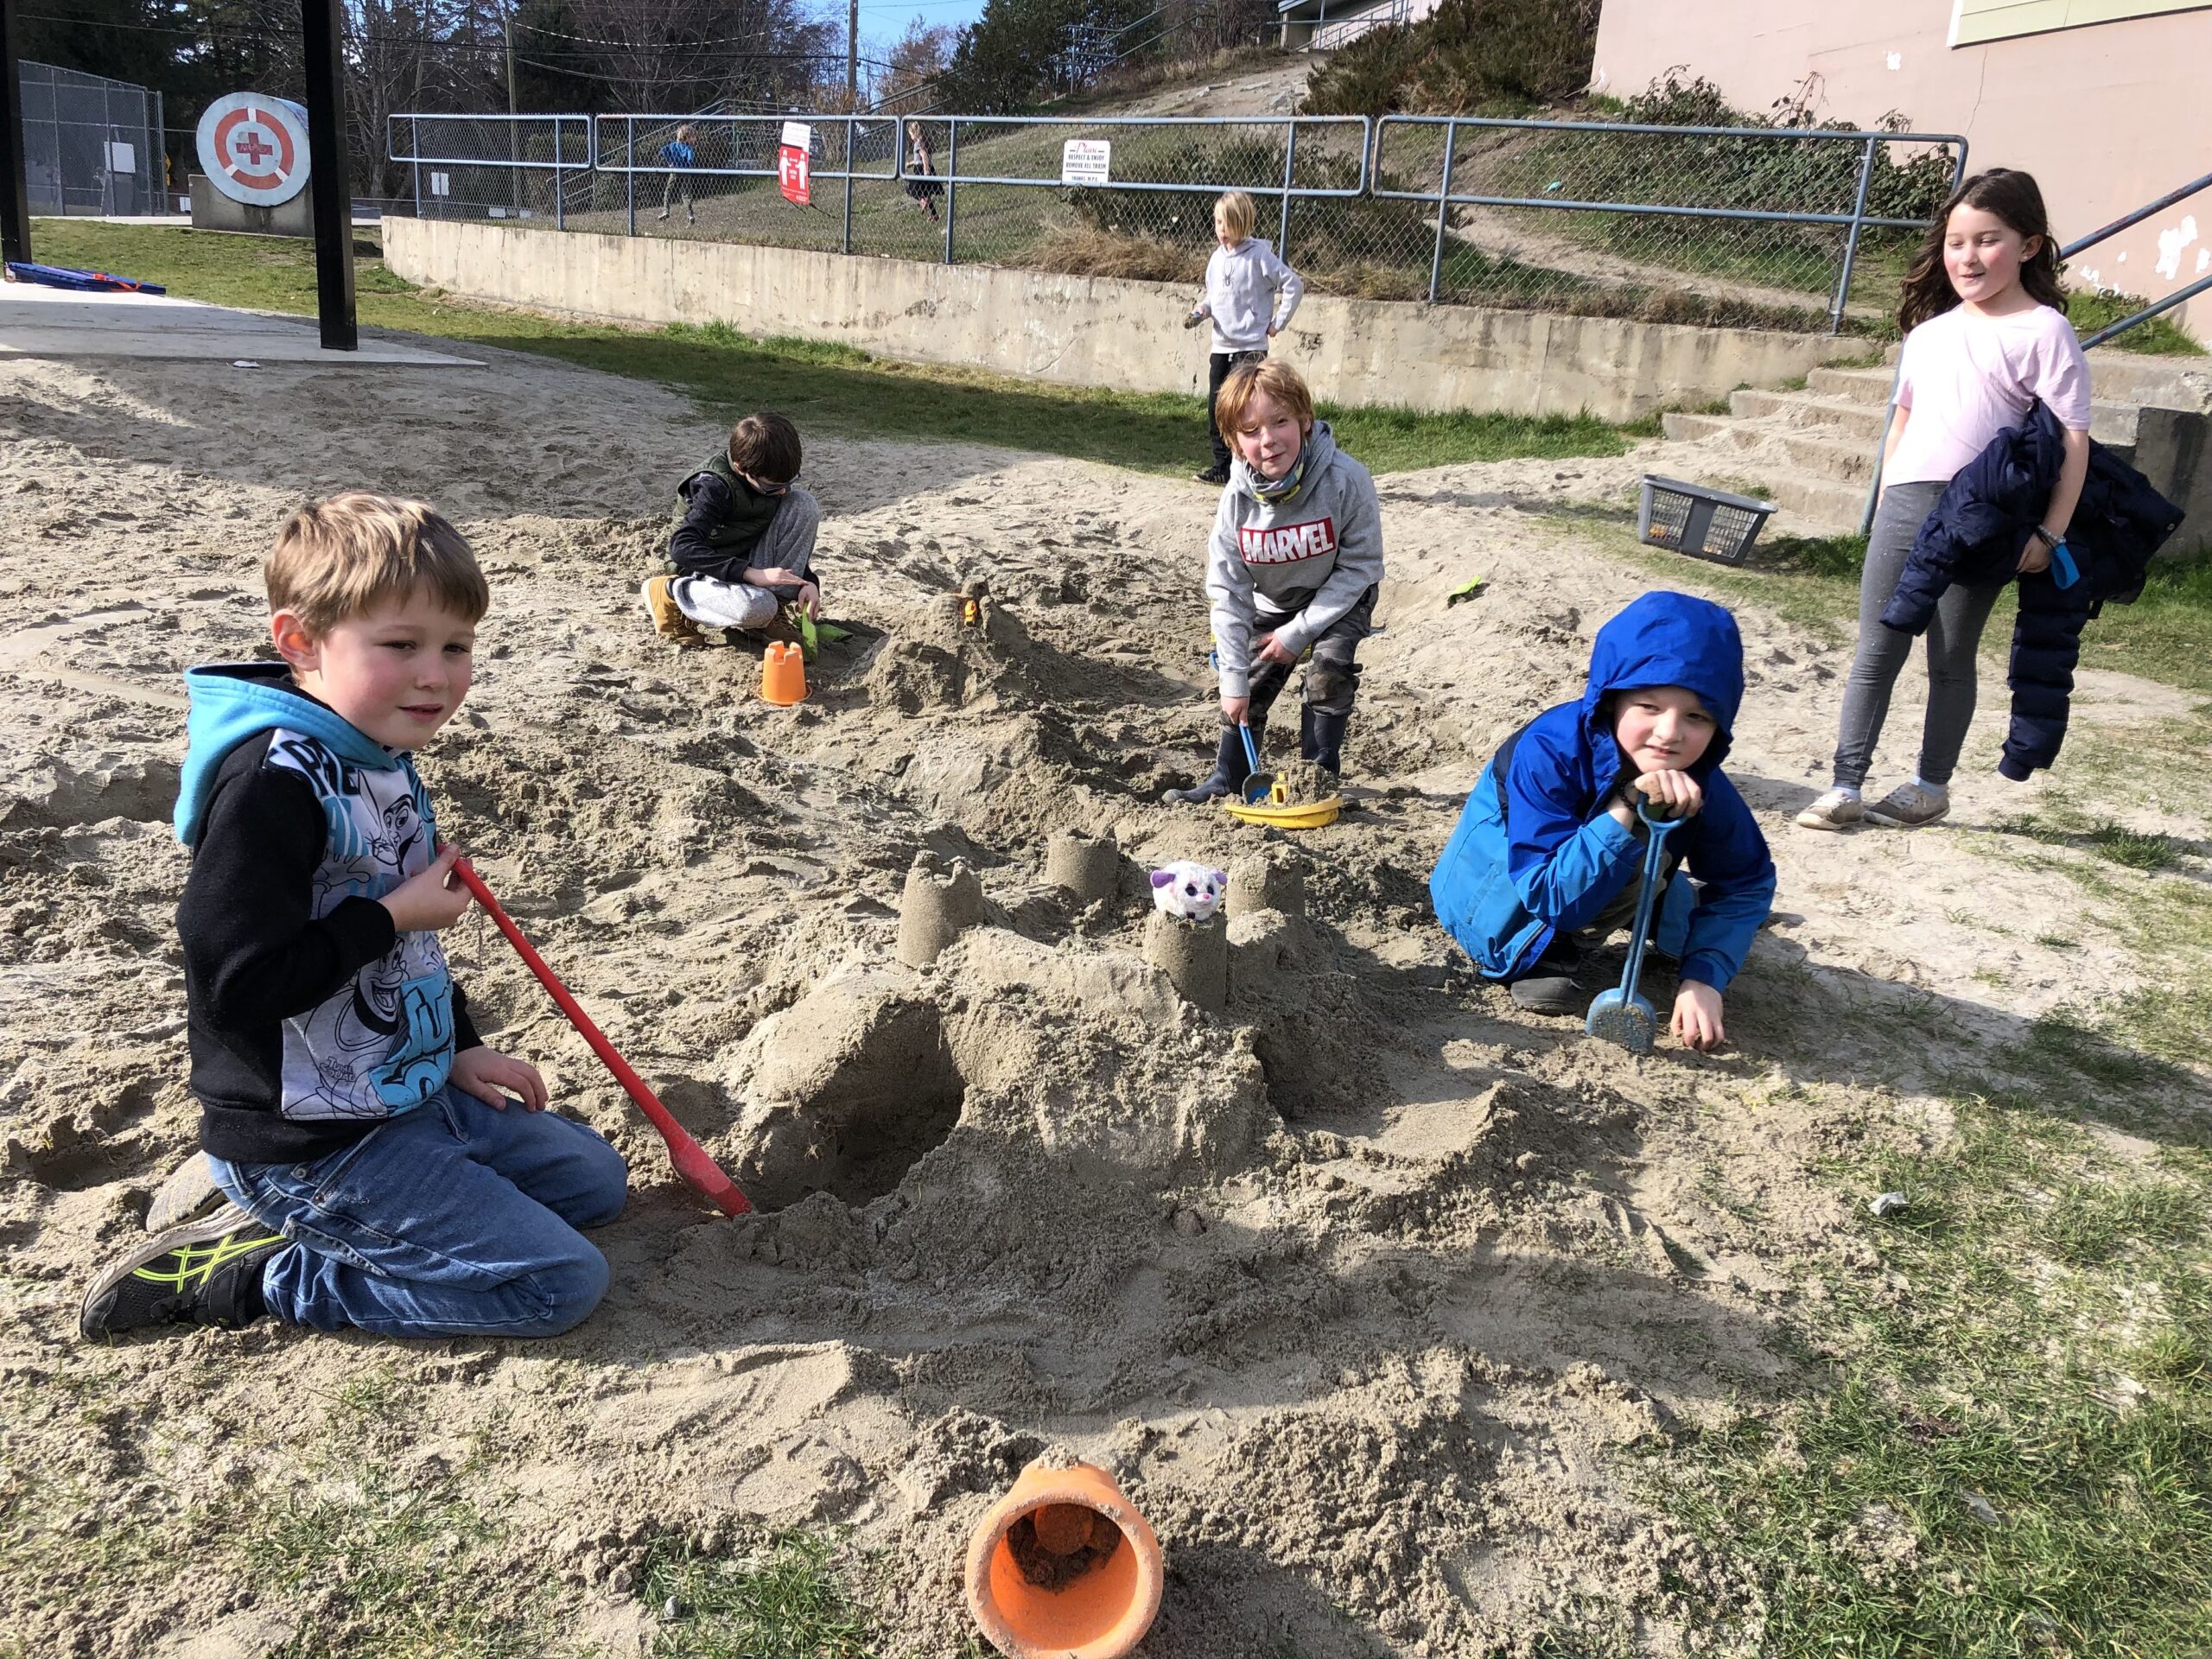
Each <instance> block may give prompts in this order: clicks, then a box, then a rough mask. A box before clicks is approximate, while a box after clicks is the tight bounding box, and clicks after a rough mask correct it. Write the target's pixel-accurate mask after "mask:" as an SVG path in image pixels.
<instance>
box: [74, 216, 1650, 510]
mask: <svg viewBox="0 0 2212 1659" xmlns="http://www.w3.org/2000/svg"><path fill="white" fill-rule="evenodd" d="M549 234H557V232H549ZM35 241H36V245H37V248H38V251H39V257H41V259H44V260H47V261H48V262H50V263H60V264H72V265H92V266H97V267H99V268H102V269H105V270H116V271H120V272H122V273H124V274H125V275H128V276H132V277H141V278H144V279H148V280H151V281H155V282H159V283H165V284H167V285H168V288H169V289H170V290H171V291H172V292H173V293H176V294H181V295H184V296H188V297H191V298H194V299H202V300H208V301H212V302H215V303H217V304H221V305H235V306H242V307H245V308H249V309H255V310H264V311H283V312H289V313H294V314H298V315H308V314H311V313H312V312H313V311H314V309H315V266H314V258H313V250H312V248H311V247H310V245H308V244H307V243H305V242H298V241H292V240H288V239H285V238H273V237H243V236H226V235H222V234H219V233H216V232H189V231H178V230H168V229H161V228H156V227H149V226H123V225H94V224H91V223H87V222H83V221H63V220H54V219H41V221H39V226H38V230H37V232H36V237H35ZM354 288H355V293H356V296H357V308H358V311H359V318H360V321H362V323H364V324H365V325H366V326H369V327H380V328H394V329H402V330H405V331H408V332H410V333H413V334H428V335H432V336H435V337H437V338H441V339H444V340H454V341H457V342H460V343H461V344H463V345H467V346H499V347H505V348H506V349H509V350H515V351H526V352H532V353H537V354H539V355H541V356H545V357H553V358H557V359H561V360H562V361H563V362H568V363H573V364H575V365H578V366H580V367H583V368H591V369H598V370H601V371H604V372H607V373H611V374H620V375H626V376H628V377H630V378H633V379H643V380H652V381H657V382H658V383H659V384H661V385H666V386H671V387H674V388H676V389H677V390H679V391H684V392H687V393H689V394H690V395H691V396H693V397H697V398H699V399H700V400H701V401H702V403H705V404H709V406H711V407H712V408H713V409H714V410H715V411H716V412H717V413H721V414H728V413H729V412H732V411H736V410H745V409H757V408H762V407H767V408H775V409H780V410H784V411H785V412H786V413H787V414H789V415H790V416H791V417H792V418H793V419H794V420H796V421H798V423H800V425H801V426H802V427H809V426H810V427H813V428H815V429H823V430H828V431H833V432H838V433H843V434H849V435H855V436H864V437H880V438H905V439H911V440H914V441H918V442H974V443H986V444H995V445H1003V446H1005V447H1007V448H1016V449H1024V450H1030V451H1042V452H1044V453H1046V454H1062V455H1071V456H1077V457H1080V458H1082V459H1084V460H1090V461H1105V462H1108V463H1109V464H1112V465H1116V466H1122V467H1133V468H1135V469H1137V470H1140V471H1145V472H1153V473H1160V474H1175V473H1180V472H1184V471H1186V470H1188V469H1189V468H1190V467H1192V466H1193V465H1194V464H1196V463H1198V462H1199V461H1203V460H1204V458H1205V405H1204V403H1203V400H1201V399H1199V398H1198V397H1185V396H1181V395H1178V394H1174V393H1167V392H1118V391H1096V390H1092V389H1090V388H1085V387H1077V386H1054V385H1045V384H1042V383H1039V382H1036V381H1029V380H1016V379H1011V378H1007V377H1005V376H1002V375H995V374H988V373H984V372H981V371H978V370H972V369H962V368H958V367H954V366H950V365H938V364H921V363H907V362H902V361H900V360H898V359H892V358H882V357H876V356H874V355H871V354H870V353H866V352H861V351H856V350H855V349H854V348H853V347H851V346H842V345H837V344H834V343H825V342H823V341H817V340H790V339H770V340H755V339H753V338H752V337H751V336H750V335H747V334H741V333H740V332H739V331H738V330H736V329H734V328H731V327H728V326H727V325H724V324H720V323H710V324H708V325H706V326H704V327H693V326H690V325H681V324H679V325H677V326H675V327H669V328H664V329H660V330H653V331H647V330H638V329H631V328H617V327H606V326H594V325H591V324H584V323H570V322H563V321H558V320H556V319H553V318H550V317H543V316H537V315H531V314H529V313H525V312H516V311H501V310H496V309H492V308H486V307H479V306H470V305H464V304H461V303H460V302H455V301H452V300H448V299H444V298H442V297H441V296H439V295H438V294H437V293H436V292H435V290H431V289H421V290H418V289H416V288H414V287H413V286H412V285H411V284H410V283H404V282H402V281H401V280H400V279H399V278H398V277H394V276H393V275H392V274H391V272H390V271H388V270H385V268H384V266H383V264H381V263H380V262H379V261H378V258H377V257H376V247H375V245H374V244H373V243H372V242H367V241H362V240H357V241H356V243H355V259H354ZM1192 349H1193V352H1194V353H1195V352H1196V350H1197V348H1196V347H1195V346H1194V347H1193V348H1192ZM1322 413H1323V414H1324V415H1325V416H1326V417H1327V418H1328V419H1329V420H1330V421H1331V423H1332V424H1333V426H1334V427H1335V429H1336V433H1337V437H1338V442H1340V443H1341V444H1342V445H1343V446H1344V448H1346V449H1347V450H1349V451H1350V452H1351V454H1354V455H1357V457H1358V458H1359V459H1360V460H1361V461H1363V462H1364V463H1365V464H1366V465H1367V467H1369V469H1370V471H1373V472H1376V473H1389V472H1396V471H1402V470H1404V469H1406V468H1408V467H1435V466H1442V465H1446V464H1448V463H1452V462H1464V461H1502V460H1507V459H1511V458H1514V457H1516V456H1535V457H1540V458H1543V459H1559V458H1564V457H1567V456H1573V455H1617V454H1623V453H1624V451H1625V450H1626V448H1627V447H1628V444H1629V442H1630V440H1629V439H1628V438H1627V437H1626V436H1624V435H1623V433H1622V432H1621V430H1620V429H1618V428H1617V427H1614V426H1611V425H1608V424H1607V423H1605V422H1603V421H1599V420H1597V419H1595V418H1594V417H1592V416H1544V417H1541V418H1536V417H1530V416H1517V415H1496V414H1491V415H1476V414H1468V413H1465V412H1454V413H1450V414H1441V415H1430V414H1423V413H1418V412H1416V411H1414V410H1402V409H1344V410H1340V409H1335V408H1332V407H1330V406H1328V405H1324V406H1323V408H1322Z"/></svg>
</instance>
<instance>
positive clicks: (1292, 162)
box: [1275, 116, 1298, 263]
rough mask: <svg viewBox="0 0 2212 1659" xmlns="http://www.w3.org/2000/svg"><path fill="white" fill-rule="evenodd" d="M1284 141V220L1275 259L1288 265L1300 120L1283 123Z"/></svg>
mask: <svg viewBox="0 0 2212 1659" xmlns="http://www.w3.org/2000/svg"><path fill="white" fill-rule="evenodd" d="M1283 129H1284V137H1283V141H1282V218H1281V221H1280V222H1279V223H1278V224H1277V226H1276V227H1275V257H1277V258H1278V259H1281V260H1283V261H1285V262H1286V263H1287V262H1288V260H1289V258H1290V181H1291V174H1292V170H1293V169H1294V168H1295V167H1296V166H1297V163H1298V118H1297V117H1296V116H1288V117H1286V118H1284V121H1283Z"/></svg>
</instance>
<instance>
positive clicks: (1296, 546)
mask: <svg viewBox="0 0 2212 1659" xmlns="http://www.w3.org/2000/svg"><path fill="white" fill-rule="evenodd" d="M1236 539H1237V542H1238V549H1237V550H1238V551H1239V552H1240V553H1242V554H1243V556H1244V563H1247V564H1296V563H1298V562H1299V561H1300V560H1301V559H1318V558H1319V557H1320V556H1322V555H1323V554H1325V553H1333V552H1335V551H1336V550H1337V521H1336V520H1335V519H1333V518H1312V519H1308V520H1307V521H1306V523H1304V524H1275V525H1272V526H1270V527H1269V528H1268V529H1266V530H1262V529H1260V528H1258V527H1257V526H1256V525H1252V524H1245V525H1243V526H1241V527H1240V528H1239V529H1238V531H1237V532H1236Z"/></svg>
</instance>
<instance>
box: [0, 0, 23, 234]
mask: <svg viewBox="0 0 2212 1659" xmlns="http://www.w3.org/2000/svg"><path fill="white" fill-rule="evenodd" d="M0 250H4V255H5V257H8V258H10V259H16V260H28V259H29V257H31V193H30V186H29V183H28V181H26V180H25V179H24V176H23V83H22V70H20V69H19V68H17V67H16V25H15V20H14V19H13V18H12V17H11V16H10V15H9V10H8V0H0Z"/></svg>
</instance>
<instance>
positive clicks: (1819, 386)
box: [1661, 353, 2212, 535]
mask: <svg viewBox="0 0 2212 1659" xmlns="http://www.w3.org/2000/svg"><path fill="white" fill-rule="evenodd" d="M1893 358H1894V353H1892V359H1893ZM2090 370H2091V377H2092V381H2093V384H2094V387H2095V390H2096V398H2095V401H2094V402H2093V403H2092V404H2090V406H2089V435H2091V436H2092V437H2094V438H2095V439H2096V440H2097V441H2098V442H2100V443H2101V444H2104V445H2105V446H2106V447H2107V448H2110V449H2112V450H2113V451H2115V452H2116V453H2118V454H2120V455H2122V456H2124V457H2126V456H2133V454H2134V453H2135V450H2136V446H2137V442H2138V439H2139V431H2140V429H2141V428H2142V427H2143V425H2144V422H2143V418H2142V411H2143V410H2145V408H2151V409H2154V410H2184V411H2188V412H2190V413H2192V414H2200V415H2201V414H2204V413H2207V412H2212V359H2205V358H2168V359H2159V358H2133V359H2130V358H2126V357H2122V356H2120V354H2118V353H2094V354H2093V355H2092V357H2091V359H2090ZM1895 373H1896V369H1895V366H1894V362H1893V361H1891V362H1885V363H1882V364H1878V365H1873V366H1871V367H1859V368H1822V369H1815V370H1814V371H1813V372H1811V373H1810V374H1808V376H1807V377H1806V380H1805V385H1804V388H1803V389H1802V391H1759V390H1753V389H1746V390H1745V391H1738V392H1735V393H1733V394H1732V396H1731V397H1729V399H1728V413H1727V414H1726V415H1703V414H1671V415H1668V416H1663V417H1662V422H1661V424H1662V427H1663V428H1664V429H1665V431H1666V434H1667V435H1668V437H1669V438H1671V439H1674V440H1675V441H1676V442H1685V443H1694V444H1696V445H1698V446H1699V448H1700V449H1702V450H1704V451H1705V452H1706V454H1707V457H1708V465H1707V467H1706V469H1705V470H1706V471H1707V472H1708V473H1710V474H1713V475H1715V476H1716V477H1725V478H1726V479H1729V480H1732V481H1733V482H1734V483H1736V484H1738V485H1739V486H1754V485H1755V486H1757V493H1759V494H1760V495H1762V496H1763V497H1764V499H1768V500H1770V501H1772V502H1773V503H1774V504H1775V505H1777V507H1778V508H1779V509H1781V512H1780V513H1779V514H1778V515H1777V525H1776V528H1777V530H1778V531H1781V532H1782V533H1783V534H1796V535H1830V534H1834V533H1836V532H1838V531H1851V530H1856V529H1857V528H1858V527H1859V515H1860V514H1861V512H1864V510H1865V506H1866V487H1867V485H1868V484H1869V482H1870V481H1871V480H1872V478H1873V474H1874V460H1875V455H1876V453H1877V451H1878V449H1879V448H1880V445H1881V441H1882V433H1883V429H1884V428H1885V424H1886V423H1887V421H1888V418H1889V401H1890V391H1891V385H1892V381H1893V378H1894V376H1895ZM2162 418H2163V417H2162ZM2154 481H2155V480H2154Z"/></svg>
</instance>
